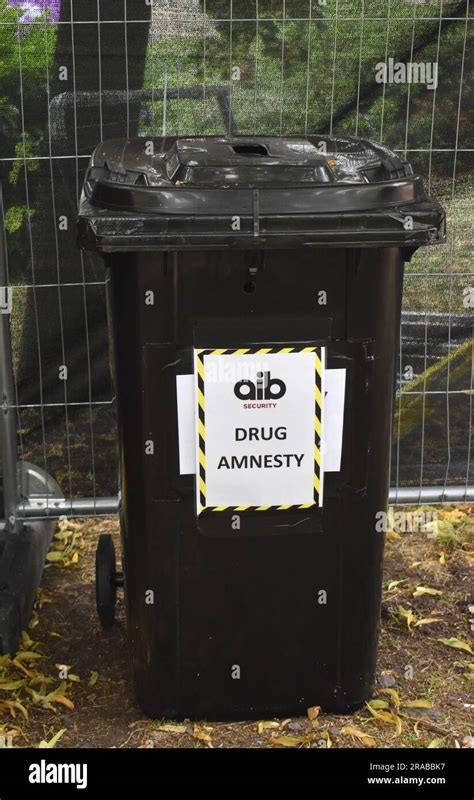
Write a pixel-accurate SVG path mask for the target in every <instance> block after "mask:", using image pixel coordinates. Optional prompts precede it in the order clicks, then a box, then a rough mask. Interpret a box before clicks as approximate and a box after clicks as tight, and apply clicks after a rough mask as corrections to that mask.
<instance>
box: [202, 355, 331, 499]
mask: <svg viewBox="0 0 474 800" xmlns="http://www.w3.org/2000/svg"><path fill="white" fill-rule="evenodd" d="M324 358H325V350H324V348H321V347H302V348H300V349H299V348H297V347H286V348H282V347H281V346H278V347H276V348H260V349H258V350H253V351H250V350H248V349H239V350H215V349H213V350H196V351H195V404H196V405H195V418H196V475H197V480H196V496H197V509H198V513H201V511H203V510H204V509H205V508H211V509H213V510H215V511H217V510H219V511H222V510H225V509H227V508H238V509H239V510H241V511H244V510H247V509H250V508H256V509H258V510H267V509H269V508H273V509H274V510H286V509H288V508H291V507H295V506H297V507H300V508H301V507H303V508H309V507H311V506H315V505H316V506H320V505H322V489H323V465H322V452H321V436H322V413H323V398H324Z"/></svg>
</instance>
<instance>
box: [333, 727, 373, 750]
mask: <svg viewBox="0 0 474 800" xmlns="http://www.w3.org/2000/svg"><path fill="white" fill-rule="evenodd" d="M341 733H346V734H348V735H349V736H355V737H356V739H358V740H359V742H361V743H362V744H363V745H364V746H365V747H375V745H376V741H375V739H374V737H373V736H369V734H368V733H365V731H361V730H359V728H356V727H355V726H354V725H346V726H345V727H344V728H341Z"/></svg>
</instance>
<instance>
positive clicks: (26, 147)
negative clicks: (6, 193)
mask: <svg viewBox="0 0 474 800" xmlns="http://www.w3.org/2000/svg"><path fill="white" fill-rule="evenodd" d="M40 143H41V139H35V138H34V137H33V136H31V135H30V134H29V133H24V134H22V136H21V139H20V141H19V142H17V143H16V144H15V156H16V159H17V160H16V161H14V162H13V166H12V168H11V170H10V175H9V179H10V183H18V178H19V176H20V173H21V169H22V167H23V166H24V165H25V163H26V165H27V169H28V171H29V172H36V170H37V169H38V167H39V160H38V159H37V158H33V156H34V155H35V150H37V149H38V148H39V145H40Z"/></svg>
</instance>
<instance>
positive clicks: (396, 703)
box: [380, 689, 400, 708]
mask: <svg viewBox="0 0 474 800" xmlns="http://www.w3.org/2000/svg"><path fill="white" fill-rule="evenodd" d="M380 692H381V693H382V692H383V694H388V696H389V697H390V699H391V700H392V703H393V705H394V706H395V708H398V706H399V705H400V695H399V694H398V692H397V691H396V689H381V690H380Z"/></svg>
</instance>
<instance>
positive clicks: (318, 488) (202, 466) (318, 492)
mask: <svg viewBox="0 0 474 800" xmlns="http://www.w3.org/2000/svg"><path fill="white" fill-rule="evenodd" d="M282 353H314V479H313V500H312V502H311V503H305V504H304V505H282V506H208V505H206V395H205V380H204V358H205V357H206V356H224V355H225V356H245V355H269V354H271V355H275V354H282ZM323 354H324V347H318V346H314V347H241V348H238V349H227V348H219V349H196V350H195V355H196V373H197V407H198V430H197V447H198V454H199V465H198V470H197V475H196V478H197V482H198V486H197V498H198V499H197V506H198V514H201V513H202V512H203V511H205V510H208V511H229V510H232V511H288V510H289V509H307V508H312V507H313V506H320V505H322V463H321V462H322V458H321V443H322V419H323V370H324V364H323V359H324V355H323Z"/></svg>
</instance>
